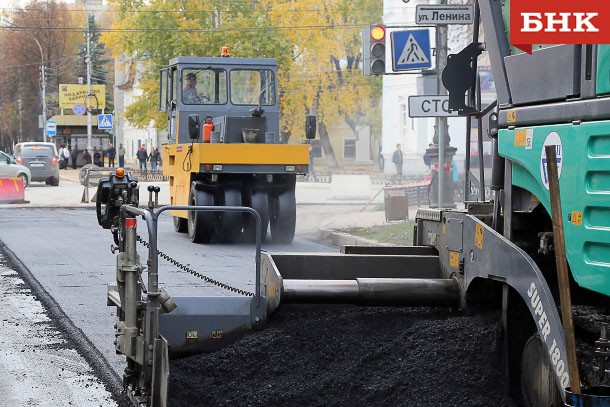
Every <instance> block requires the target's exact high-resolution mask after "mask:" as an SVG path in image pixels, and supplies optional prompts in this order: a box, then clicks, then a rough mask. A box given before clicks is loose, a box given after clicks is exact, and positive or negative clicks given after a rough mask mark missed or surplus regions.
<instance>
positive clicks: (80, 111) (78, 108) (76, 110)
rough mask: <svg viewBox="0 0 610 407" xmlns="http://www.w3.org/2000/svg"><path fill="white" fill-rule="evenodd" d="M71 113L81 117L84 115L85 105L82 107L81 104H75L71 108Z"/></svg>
mask: <svg viewBox="0 0 610 407" xmlns="http://www.w3.org/2000/svg"><path fill="white" fill-rule="evenodd" d="M72 111H73V112H74V114H77V115H79V116H82V115H84V114H85V112H86V111H87V109H86V108H85V105H83V104H82V103H77V104H75V105H74V107H72Z"/></svg>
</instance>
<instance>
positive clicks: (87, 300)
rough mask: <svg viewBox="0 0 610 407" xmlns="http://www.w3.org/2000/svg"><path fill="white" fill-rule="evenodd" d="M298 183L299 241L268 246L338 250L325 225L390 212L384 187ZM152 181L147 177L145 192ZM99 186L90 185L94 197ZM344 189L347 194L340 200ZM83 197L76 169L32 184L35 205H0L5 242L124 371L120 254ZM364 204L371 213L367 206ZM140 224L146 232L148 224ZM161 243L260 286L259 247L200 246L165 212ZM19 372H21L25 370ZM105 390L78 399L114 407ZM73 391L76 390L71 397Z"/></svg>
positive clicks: (197, 264) (192, 285)
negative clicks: (112, 294) (56, 180)
mask: <svg viewBox="0 0 610 407" xmlns="http://www.w3.org/2000/svg"><path fill="white" fill-rule="evenodd" d="M347 181H349V180H347ZM155 184H160V185H161V188H162V193H161V194H160V197H159V202H160V203H161V204H166V203H167V201H168V199H167V195H166V193H165V192H163V191H166V190H167V185H166V183H155ZM299 184H300V185H298V186H297V200H298V202H301V201H303V202H305V204H299V205H298V206H297V236H296V238H295V241H294V243H293V244H292V245H272V244H267V245H265V246H264V247H263V248H264V249H266V250H268V251H274V252H278V251H318V252H319V251H336V250H337V249H336V247H332V246H328V245H325V244H321V243H318V242H317V241H316V240H317V239H318V238H319V236H320V228H321V227H323V226H324V225H332V227H333V228H338V229H340V228H341V227H342V225H345V224H347V225H348V226H354V223H357V224H358V225H373V224H379V223H383V212H379V211H373V212H370V210H371V209H373V206H374V205H375V201H376V200H377V201H378V200H379V196H378V194H377V197H376V199H371V197H373V196H374V195H375V194H376V193H377V192H379V191H376V188H374V187H371V186H370V185H365V186H364V187H359V188H358V191H356V190H355V189H353V188H352V187H345V186H341V185H339V186H337V185H335V186H334V187H333V186H330V185H328V184H327V185H324V184H319V185H318V184H316V185H312V184H305V183H299ZM147 185H148V184H146V183H141V188H142V190H143V191H145V190H146V186H147ZM164 187H165V188H164ZM366 189H368V190H369V191H370V194H369V195H368V196H366V195H365V194H364V193H362V194H364V195H362V194H361V196H359V197H357V198H354V197H352V196H351V195H350V194H354V193H355V192H359V191H364V190H366ZM94 191H95V190H94V189H90V190H89V197H90V198H91V197H92V196H93V194H94ZM359 193H360V192H359ZM341 194H343V195H342V196H340V197H339V198H337V196H338V195H341ZM82 197H83V187H82V186H81V185H80V184H79V183H78V172H77V171H71V170H69V171H65V172H62V180H61V182H60V186H59V187H51V186H45V185H44V184H43V183H42V184H41V183H38V184H37V183H33V184H32V185H30V186H29V187H28V188H27V189H26V193H25V198H26V200H27V201H28V203H26V204H20V205H0V246H2V245H5V246H6V249H8V250H9V251H10V252H12V254H14V256H15V257H16V259H17V262H18V263H21V264H22V265H23V266H24V268H25V269H26V270H27V271H29V272H30V273H31V276H32V277H33V281H34V283H35V285H37V286H38V288H39V291H38V292H36V293H35V296H36V297H37V298H38V299H40V298H41V297H46V298H47V299H48V301H47V303H45V305H47V307H48V308H47V310H48V312H50V313H51V314H53V315H52V316H51V317H52V318H54V317H55V318H59V319H60V320H64V322H65V323H66V324H68V325H70V324H72V328H70V329H72V331H71V332H72V335H73V336H74V337H79V338H81V339H82V340H83V341H84V342H88V341H90V342H91V343H92V344H93V346H95V347H96V348H97V349H98V350H99V352H101V355H102V356H103V358H104V359H105V360H106V361H107V362H106V361H105V362H104V363H107V364H108V365H109V366H110V369H111V370H114V372H117V373H120V372H122V370H123V368H124V357H120V356H117V355H116V354H115V352H114V347H113V340H114V332H113V330H112V326H113V324H114V308H111V307H107V306H106V305H105V304H106V284H107V283H108V282H113V281H114V280H115V271H116V270H115V267H116V266H115V256H114V255H113V254H112V253H111V252H110V246H111V244H112V243H113V241H112V237H111V234H110V232H109V231H107V230H103V229H101V227H100V226H99V225H98V224H97V219H96V215H95V211H94V204H93V203H90V202H86V203H81V202H80V201H81V199H82ZM147 198H148V194H147V193H145V192H143V194H142V195H141V201H146V200H147ZM347 198H349V199H347ZM363 209H364V210H366V212H360V211H361V210H363ZM140 230H141V234H144V233H143V231H144V230H145V229H144V228H143V226H142V227H141V228H140ZM159 249H160V250H162V251H165V252H167V253H168V254H170V255H172V256H173V257H175V258H176V259H178V260H179V261H182V262H184V263H186V264H188V265H189V267H191V268H194V269H196V270H197V271H200V272H204V273H205V274H206V275H209V276H210V277H212V278H215V279H217V280H220V281H223V282H227V283H229V284H231V285H234V286H236V287H239V288H243V289H246V290H249V291H251V290H253V288H254V283H255V282H254V246H253V245H210V246H208V245H194V244H192V243H191V242H190V241H189V240H188V237H187V236H186V235H179V234H177V233H175V232H174V231H173V226H172V223H171V220H170V218H169V216H166V217H163V218H161V221H160V224H159ZM144 250H145V249H144V248H142V249H141V250H140V256H141V258H142V259H145V258H146V253H145V251H144ZM143 262H144V260H143ZM160 274H161V279H160V281H161V282H162V284H163V285H164V286H165V288H166V289H167V290H168V292H170V294H172V295H187V294H193V293H194V294H206V295H226V293H225V292H223V291H222V290H221V289H219V288H216V287H214V286H210V285H206V284H201V282H200V281H197V280H196V279H195V278H194V277H192V276H190V275H188V274H186V273H184V272H179V271H178V270H177V268H176V267H174V266H170V265H168V264H167V263H165V262H163V261H161V262H160ZM2 279H3V282H4V281H5V280H6V277H5V276H2ZM9 283H10V281H9ZM17 301H19V298H17ZM49 304H50V306H49ZM15 319H22V323H24V324H25V322H26V321H25V319H23V318H22V317H20V316H19V315H17V316H15ZM70 329H68V331H70ZM0 345H1V346H0V349H2V350H5V352H6V355H11V350H8V351H6V348H7V347H12V345H9V342H8V341H3V343H2V344H0ZM94 359H95V358H94ZM94 362H95V361H94ZM90 363H91V362H90ZM94 364H95V363H94ZM78 366H80V367H82V369H83V371H82V372H81V373H80V374H81V375H83V374H87V373H86V372H88V371H90V369H91V368H90V367H89V366H87V363H86V362H83V363H82V364H79V365H78ZM22 368H23V369H24V370H23V371H24V372H27V371H30V370H33V369H34V368H33V366H31V364H26V365H24V366H23V367H22ZM12 373H13V374H14V375H16V376H19V374H18V373H15V372H12ZM44 373H45V369H44V368H42V369H41V374H40V376H39V377H44ZM97 373H99V372H97ZM23 376H25V373H24V375H23ZM34 377H35V375H34ZM33 380H35V381H36V380H38V381H37V382H36V383H34V386H36V387H40V388H45V386H46V387H51V388H53V387H57V386H60V387H61V386H62V385H61V384H58V383H61V382H57V381H55V382H53V383H54V384H49V382H47V383H45V381H44V380H40V379H35V378H33ZM28 383H29V382H28ZM63 387H64V388H65V390H66V391H71V388H70V387H69V386H63ZM89 387H92V386H89ZM100 392H101V393H100V394H97V395H94V396H88V397H87V398H88V401H87V400H80V402H79V401H78V399H77V398H72V399H74V400H76V401H75V405H79V406H88V405H100V404H103V405H110V404H109V403H110V402H108V403H105V402H104V403H98V404H95V402H93V401H94V400H104V399H107V398H108V397H109V396H108V393H106V392H105V390H103V389H101V390H100ZM18 393H19V391H18ZM43 394H49V393H43ZM58 394H61V393H58ZM58 397H60V398H61V396H58ZM67 397H69V395H68V396H66V399H67ZM70 397H71V396H70ZM20 402H21V400H20ZM91 402H93V404H91ZM15 405H19V404H15ZM38 405H45V404H44V403H43V404H38Z"/></svg>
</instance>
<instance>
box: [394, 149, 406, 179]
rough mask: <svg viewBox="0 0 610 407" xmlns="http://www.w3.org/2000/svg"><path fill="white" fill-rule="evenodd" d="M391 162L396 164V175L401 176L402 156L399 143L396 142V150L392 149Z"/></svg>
mask: <svg viewBox="0 0 610 407" xmlns="http://www.w3.org/2000/svg"><path fill="white" fill-rule="evenodd" d="M392 162H393V163H394V165H395V166H396V175H398V176H399V177H402V163H403V156H402V150H401V149H400V144H396V150H395V151H394V154H392Z"/></svg>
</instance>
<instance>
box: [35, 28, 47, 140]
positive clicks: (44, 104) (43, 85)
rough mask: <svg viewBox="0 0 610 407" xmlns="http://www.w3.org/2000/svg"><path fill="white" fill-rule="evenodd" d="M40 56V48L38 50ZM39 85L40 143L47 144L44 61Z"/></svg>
mask: <svg viewBox="0 0 610 407" xmlns="http://www.w3.org/2000/svg"><path fill="white" fill-rule="evenodd" d="M35 40H36V39H35ZM36 44H38V46H39V47H40V43H39V42H38V40H36ZM40 52H41V55H42V47H41V48H40ZM40 84H41V85H42V91H41V92H40V98H41V99H42V141H44V142H45V143H46V142H47V78H46V75H45V66H44V59H43V62H42V66H41V67H40Z"/></svg>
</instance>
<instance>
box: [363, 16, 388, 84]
mask: <svg viewBox="0 0 610 407" xmlns="http://www.w3.org/2000/svg"><path fill="white" fill-rule="evenodd" d="M385 37H386V30H385V26H384V25H380V24H375V25H371V26H369V27H365V28H363V29H362V60H363V61H362V62H363V65H362V69H363V73H364V75H366V76H370V75H383V74H385Z"/></svg>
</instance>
